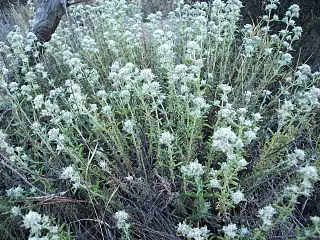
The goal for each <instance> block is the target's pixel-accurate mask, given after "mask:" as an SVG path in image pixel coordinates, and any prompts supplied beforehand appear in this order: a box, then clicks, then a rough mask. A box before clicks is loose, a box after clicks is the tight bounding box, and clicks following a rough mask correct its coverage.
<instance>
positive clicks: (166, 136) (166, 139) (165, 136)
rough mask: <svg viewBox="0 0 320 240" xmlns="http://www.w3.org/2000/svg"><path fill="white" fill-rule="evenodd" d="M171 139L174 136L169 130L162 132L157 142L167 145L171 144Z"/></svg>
mask: <svg viewBox="0 0 320 240" xmlns="http://www.w3.org/2000/svg"><path fill="white" fill-rule="evenodd" d="M173 140H174V136H173V135H172V134H171V133H170V132H163V133H161V135H160V138H159V143H160V144H163V145H166V146H168V147H169V146H171V144H172V141H173Z"/></svg>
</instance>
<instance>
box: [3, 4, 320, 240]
mask: <svg viewBox="0 0 320 240" xmlns="http://www.w3.org/2000/svg"><path fill="white" fill-rule="evenodd" d="M279 4H280V2H279V1H278V0H269V1H268V3H267V5H266V7H265V12H266V14H265V15H264V16H262V17H261V22H259V23H257V24H256V25H251V24H246V25H245V26H238V21H239V19H240V17H241V15H240V10H241V7H242V3H241V1H238V0H228V1H222V0H214V1H212V3H211V4H207V3H195V4H194V5H188V4H184V3H183V1H180V2H179V3H178V7H177V9H176V10H175V11H173V12H170V13H169V14H168V16H166V17H163V16H162V14H161V13H160V12H157V13H154V14H151V15H149V16H148V17H147V18H146V19H143V18H142V15H141V11H140V10H141V9H140V8H139V4H136V2H135V1H131V2H130V3H127V2H126V1H124V0H122V1H118V0H117V1H116V0H108V1H107V0H100V1H97V2H96V3H95V4H92V5H77V6H75V7H73V8H71V10H70V13H68V20H69V21H65V22H64V23H62V25H61V26H60V27H59V29H58V31H57V32H56V33H55V34H54V35H53V37H52V40H51V41H50V42H49V43H45V44H44V45H43V48H44V50H45V55H44V58H43V59H42V60H41V61H40V62H39V63H38V64H37V65H36V66H30V65H29V60H30V59H29V58H28V55H27V53H26V52H27V51H30V49H32V46H29V45H30V44H29V45H28V39H32V38H34V35H32V34H31V33H27V34H24V33H23V32H22V31H21V30H20V29H19V28H16V30H15V31H13V32H11V33H10V34H9V35H8V43H7V44H1V45H0V51H1V52H2V53H4V54H5V55H6V61H5V62H6V64H4V65H3V68H2V74H1V75H0V86H1V93H2V95H1V111H2V112H3V114H4V115H5V118H2V122H1V127H2V130H1V131H0V148H1V155H3V156H2V159H1V164H2V166H4V167H7V168H9V169H10V170H11V171H12V172H13V174H16V175H17V177H18V178H19V179H17V180H16V182H15V184H12V183H11V184H7V185H6V187H7V189H8V190H7V191H6V198H5V199H6V204H7V205H8V208H9V207H13V203H14V199H16V198H18V199H22V200H21V207H24V208H28V209H30V212H29V213H28V214H27V215H26V216H25V217H24V220H23V223H20V224H21V225H23V226H24V227H25V228H29V229H31V231H30V235H29V239H33V238H34V235H35V231H34V229H33V227H37V226H39V227H43V226H44V224H45V222H46V221H47V220H46V219H45V216H46V215H50V216H52V217H54V218H55V219H56V222H57V223H58V224H60V225H62V224H63V225H64V226H65V228H66V229H65V230H68V232H69V237H70V238H72V237H76V236H80V235H81V236H86V234H88V232H89V233H90V235H88V236H90V237H87V238H92V237H93V236H94V238H97V239H103V238H108V236H110V238H115V239H119V238H120V236H121V237H122V238H123V239H178V238H179V237H182V238H186V239H196V240H200V239H215V238H218V237H220V238H222V239H266V238H267V237H268V236H276V235H281V236H285V237H284V238H286V237H288V238H289V237H293V238H295V237H299V238H302V239H303V238H305V239H306V238H307V237H308V236H310V234H313V235H314V236H316V234H318V233H319V229H318V227H319V221H318V220H317V217H316V216H312V217H313V218H311V220H312V222H313V225H312V226H311V222H309V221H308V220H307V219H306V217H311V216H309V215H308V216H306V215H304V217H303V218H302V217H301V216H303V213H301V214H300V213H299V214H298V212H297V211H299V204H300V201H302V200H303V197H304V198H309V199H312V198H313V192H314V186H315V184H316V182H317V181H318V179H319V176H318V173H317V169H319V167H320V165H319V159H318V158H319V149H318V148H319V136H318V133H319V124H317V117H319V116H318V114H319V113H318V112H317V111H318V110H319V106H320V102H319V98H320V89H319V88H318V87H319V86H318V84H319V80H320V73H319V72H312V70H311V69H310V67H309V66H308V65H306V64H301V65H297V67H295V66H294V65H293V63H292V61H293V59H292V56H291V54H290V53H291V52H292V51H293V47H292V44H293V43H294V41H296V40H297V39H299V38H300V36H301V34H302V29H301V28H300V27H299V26H296V24H295V18H296V17H298V16H299V7H298V5H292V6H291V7H290V8H289V9H288V11H287V12H286V13H285V14H284V15H283V16H282V15H279V16H278V15H276V9H277V6H278V5H279ZM275 25H277V26H278V27H281V28H282V30H280V31H279V32H277V31H275V30H273V26H275ZM24 39H26V40H24ZM30 42H31V41H30ZM33 54H34V57H35V58H37V57H38V56H39V52H36V51H35V52H33ZM17 57H19V58H20V59H21V61H22V63H23V65H22V66H20V69H19V71H16V72H14V74H13V77H12V79H10V81H6V80H5V79H6V77H5V76H6V74H7V73H8V72H10V71H11V72H12V71H13V69H17V62H16V58H17ZM7 177H8V176H7ZM28 188H30V190H25V189H28ZM31 189H32V191H31ZM47 195H50V196H60V197H62V199H64V200H63V201H66V200H68V201H67V203H68V204H65V205H64V204H59V203H61V202H54V204H51V205H50V206H49V207H44V206H46V202H38V204H37V203H36V202H31V203H30V202H28V197H30V196H35V197H39V196H41V197H43V196H47ZM77 200H83V202H81V203H79V202H77ZM10 209H11V208H9V209H7V212H8V213H10V211H11V212H12V215H13V216H12V219H9V220H8V222H7V221H6V222H5V223H4V224H10V221H11V222H12V221H15V219H14V216H18V215H21V213H20V212H19V211H17V209H15V208H12V209H11V210H10ZM32 209H34V210H36V211H37V212H40V211H43V212H44V213H45V214H46V215H45V216H43V217H42V216H41V215H40V214H39V213H37V212H35V211H33V210H32ZM120 209H121V211H119V210H120ZM31 214H33V215H34V217H32V221H34V222H35V224H34V225H32V226H31V225H30V221H26V219H30V216H31ZM313 214H314V213H313ZM299 217H300V218H301V219H300V221H301V222H303V223H304V224H305V225H306V226H307V225H308V224H309V226H310V227H307V228H305V229H304V228H303V227H302V224H301V223H300V222H299V221H298V220H297V218H299ZM8 218H10V217H9V216H8ZM47 229H48V228H47ZM93 229H94V230H93ZM317 231H318V232H317ZM308 234H309V235H308ZM60 235H61V236H60V238H62V237H63V234H60Z"/></svg>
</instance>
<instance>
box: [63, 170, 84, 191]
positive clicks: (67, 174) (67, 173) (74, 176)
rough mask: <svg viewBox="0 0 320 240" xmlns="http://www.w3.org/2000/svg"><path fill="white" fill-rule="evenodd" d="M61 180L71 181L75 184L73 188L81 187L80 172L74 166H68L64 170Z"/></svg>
mask: <svg viewBox="0 0 320 240" xmlns="http://www.w3.org/2000/svg"><path fill="white" fill-rule="evenodd" d="M60 178H61V179H65V180H66V179H70V181H71V182H72V183H73V185H72V186H73V188H79V187H80V185H81V179H80V174H79V172H77V171H75V170H74V169H73V167H72V166H68V167H66V168H64V169H63V171H62V173H61V175H60Z"/></svg>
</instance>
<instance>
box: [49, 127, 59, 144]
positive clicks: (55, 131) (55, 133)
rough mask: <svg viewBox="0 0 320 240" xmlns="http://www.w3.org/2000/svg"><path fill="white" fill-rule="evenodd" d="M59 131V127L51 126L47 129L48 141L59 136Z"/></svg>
mask: <svg viewBox="0 0 320 240" xmlns="http://www.w3.org/2000/svg"><path fill="white" fill-rule="evenodd" d="M59 132H60V129H59V128H52V129H50V130H49V132H48V137H49V140H50V141H55V140H57V139H58V138H59Z"/></svg>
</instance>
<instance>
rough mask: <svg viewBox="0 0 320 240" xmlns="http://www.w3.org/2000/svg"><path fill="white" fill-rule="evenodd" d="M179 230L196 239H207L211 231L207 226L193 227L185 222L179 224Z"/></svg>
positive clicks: (183, 234) (187, 236)
mask: <svg viewBox="0 0 320 240" xmlns="http://www.w3.org/2000/svg"><path fill="white" fill-rule="evenodd" d="M177 232H178V234H181V235H182V236H184V237H186V238H188V239H194V240H205V239H207V238H208V237H209V233H210V231H209V230H208V228H207V226H204V227H201V228H198V227H197V228H192V227H191V226H189V225H188V224H186V223H185V222H183V223H179V224H178V228H177Z"/></svg>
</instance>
